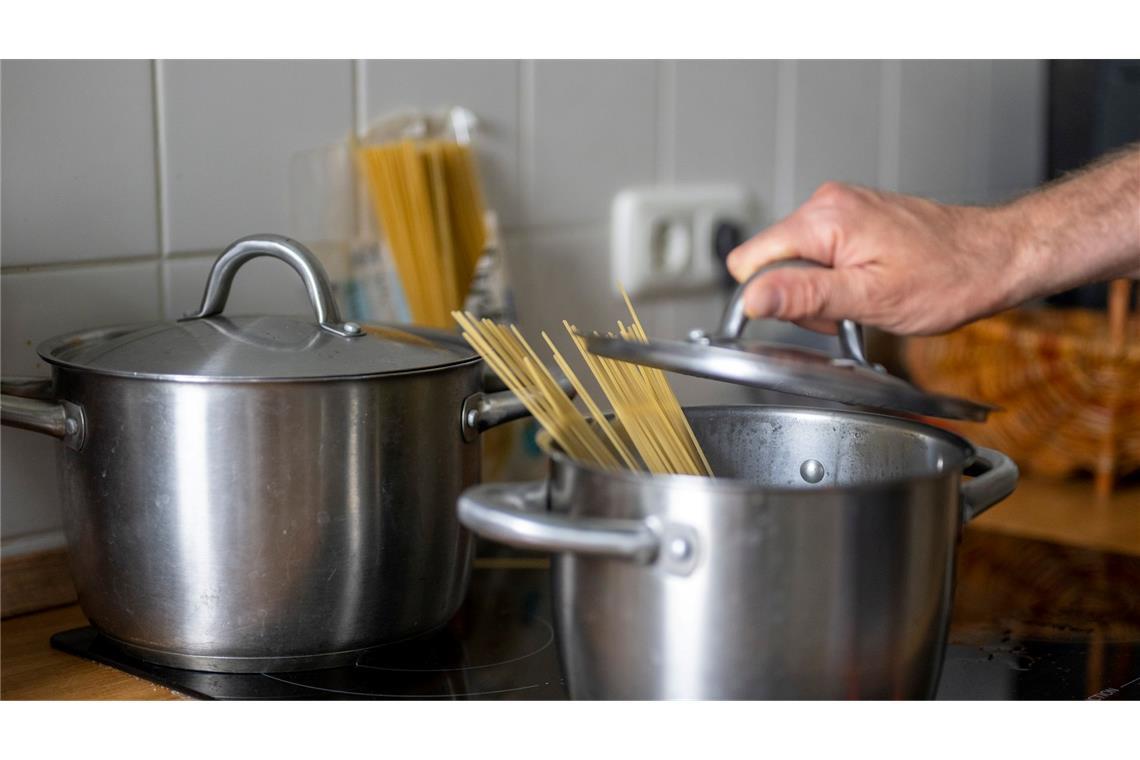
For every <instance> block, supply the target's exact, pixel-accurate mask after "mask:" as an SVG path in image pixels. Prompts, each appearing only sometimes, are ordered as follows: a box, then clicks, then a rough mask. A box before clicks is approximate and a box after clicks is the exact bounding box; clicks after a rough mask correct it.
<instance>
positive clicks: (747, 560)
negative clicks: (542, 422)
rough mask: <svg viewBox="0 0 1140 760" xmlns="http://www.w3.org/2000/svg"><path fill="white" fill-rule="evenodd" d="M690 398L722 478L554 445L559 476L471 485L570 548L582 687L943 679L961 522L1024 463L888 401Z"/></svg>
mask: <svg viewBox="0 0 1140 760" xmlns="http://www.w3.org/2000/svg"><path fill="white" fill-rule="evenodd" d="M687 414H688V417H689V419H690V421H691V422H692V425H693V429H694V431H695V433H696V435H697V437H698V439H699V440H700V442H701V445H702V446H703V448H704V450H705V452H706V454H707V455H708V457H709V460H710V462H711V464H712V467H713V471H714V472H715V473H717V475H718V477H717V478H715V479H710V478H698V477H692V476H682V475H669V476H650V475H646V474H639V473H632V472H619V473H613V472H604V471H601V470H596V469H593V468H591V467H588V466H583V465H580V464H576V463H575V462H573V461H571V460H569V459H568V458H567V457H565V456H564V455H562V454H561V453H560V452H557V451H555V452H553V453H552V455H551V469H550V478H549V481H548V482H547V483H524V484H486V485H481V486H476V487H474V488H472V489H470V490H468V491H466V492H465V493H464V494H463V497H462V498H461V499H460V501H459V516H460V520H461V521H462V522H463V523H464V524H465V525H467V526H468V527H469V528H471V529H472V530H473V531H475V532H476V533H478V534H480V535H483V536H486V537H488V538H491V539H495V540H498V541H502V542H504V543H508V544H512V545H515V546H521V547H529V548H536V549H545V550H549V551H553V552H558V554H557V555H556V557H555V559H554V568H553V569H554V597H555V610H556V618H557V621H556V622H557V629H558V636H559V642H560V646H561V652H562V659H563V664H564V667H565V670H566V677H567V680H568V685H569V688H570V693H571V695H572V696H573V697H574V698H578V699H581V698H587V699H588V698H617V699H648V698H708V699H717V698H748V699H764V698H825V699H841V698H852V697H861V698H880V699H881V698H898V697H929V696H932V695H933V693H934V690H935V688H936V686H937V683H938V676H939V670H940V667H941V662H942V658H943V654H944V650H945V645H946V635H947V628H948V625H949V618H950V606H951V600H952V594H953V585H954V559H955V553H956V544H957V541H958V538H959V535H960V531H961V527H962V525H963V524H964V523H965V522H966V521H968V520H970V519H971V518H973V517H974V516H976V515H977V514H979V513H980V512H982V511H983V510H985V509H987V508H989V507H990V506H992V505H993V504H995V503H997V502H998V501H1000V500H1001V499H1003V498H1004V497H1005V496H1006V495H1008V494H1009V493H1010V492H1011V491H1012V490H1013V488H1014V487H1015V485H1016V483H1017V477H1018V472H1017V467H1016V465H1014V463H1013V462H1012V461H1011V460H1010V459H1009V458H1008V457H1006V456H1004V455H1003V454H1000V453H998V452H996V451H991V450H988V449H978V450H975V449H974V448H973V447H971V445H970V444H969V443H968V442H966V441H965V440H963V439H961V438H959V437H957V436H955V435H952V434H950V433H947V432H945V431H943V430H941V429H938V428H935V427H933V426H930V425H926V424H923V423H919V422H914V421H907V420H902V419H897V418H894V417H888V416H883V415H878V414H867V413H859V412H842V411H840V412H837V411H833V410H812V409H803V408H780V407H765V406H738V407H698V408H693V409H689V410H687ZM963 475H974V476H976V477H974V478H973V479H971V480H966V481H965V482H963Z"/></svg>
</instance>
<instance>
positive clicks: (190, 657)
mask: <svg viewBox="0 0 1140 760" xmlns="http://www.w3.org/2000/svg"><path fill="white" fill-rule="evenodd" d="M100 633H101V634H102V635H103V636H105V637H106V638H107V639H108V640H110V641H112V642H114V643H115V645H116V646H118V647H120V648H121V649H122V650H123V651H124V652H126V653H127V654H130V655H133V656H134V657H137V658H139V659H140V660H145V661H147V662H150V663H154V664H155V665H164V666H166V667H169V668H178V669H180V670H201V671H205V672H207V673H287V672H290V671H296V670H322V669H324V668H336V667H340V666H341V665H349V664H351V663H353V662H355V661H356V658H357V657H359V656H360V654H361V653H362V652H365V651H367V650H368V649H371V648H373V647H361V648H360V649H348V650H345V651H342V652H326V653H322V654H307V655H294V656H290V657H211V656H205V655H195V654H183V653H180V652H168V651H165V650H162V649H151V648H150V647H142V646H138V645H137V644H128V643H127V642H125V641H123V640H121V639H116V638H115V637H113V636H109V635H108V634H107V633H106V632H105V631H100ZM373 646H375V645H373Z"/></svg>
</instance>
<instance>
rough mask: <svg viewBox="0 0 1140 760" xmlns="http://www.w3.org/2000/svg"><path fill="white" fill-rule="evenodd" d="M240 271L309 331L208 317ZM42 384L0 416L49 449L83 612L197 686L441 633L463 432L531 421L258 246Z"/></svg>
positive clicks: (454, 359)
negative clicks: (251, 267)
mask: <svg viewBox="0 0 1140 760" xmlns="http://www.w3.org/2000/svg"><path fill="white" fill-rule="evenodd" d="M256 256H272V257H274V258H278V259H280V260H282V261H284V262H286V263H288V264H289V265H291V266H292V267H293V268H294V269H295V270H296V271H297V273H298V274H299V275H300V276H301V278H302V279H303V280H304V282H305V285H306V287H307V289H308V292H309V294H310V296H311V299H312V302H313V307H314V310H315V313H316V319H315V321H313V322H309V321H306V320H303V319H295V318H290V317H236V318H232V319H230V318H225V317H223V316H221V312H222V309H223V307H224V305H225V300H226V296H227V294H228V292H229V287H230V283H231V281H232V279H233V276H234V273H235V272H236V271H237V269H238V268H239V267H240V266H241V265H242V264H243V263H244V262H246V261H248V260H249V259H251V258H254V257H256ZM39 353H40V355H41V356H42V357H43V358H44V360H45V361H47V362H49V363H50V364H51V365H52V377H51V379H50V380H40V381H35V380H31V381H29V380H23V381H18V380H7V379H6V380H5V381H4V387H3V390H4V396H3V400H2V404H0V405H2V418H3V423H4V424H5V425H14V426H16V427H23V428H26V429H29V430H35V431H38V432H41V433H45V434H47V435H51V436H55V437H57V438H60V439H61V440H62V441H63V445H62V446H60V447H59V483H60V488H61V489H62V493H63V501H64V508H65V513H64V528H65V530H66V533H67V538H68V547H69V555H70V559H71V566H72V574H73V577H74V580H75V583H76V587H77V589H78V591H79V601H80V604H81V605H82V608H83V611H84V613H85V614H86V615H87V617H88V618H89V619H90V621H91V622H92V624H94V625H95V626H96V627H97V628H98V629H99V630H100V631H102V632H103V633H104V634H106V635H107V636H109V637H111V638H113V639H115V640H116V641H118V642H119V643H121V644H122V645H123V646H124V647H126V648H128V649H129V650H131V651H132V652H134V653H135V654H137V655H139V656H140V657H143V658H145V659H147V660H151V661H154V662H159V663H163V664H167V665H172V666H176V667H183V668H193V669H200V670H213V671H239V672H245V671H273V670H289V669H297V668H311V667H320V666H325V665H335V664H338V663H340V662H343V661H346V660H350V659H352V658H353V657H354V656H355V654H354V653H355V652H356V651H357V650H360V649H363V648H366V647H370V646H374V645H376V644H380V643H383V642H388V641H393V640H397V639H401V638H405V637H408V636H412V635H414V634H417V633H419V632H422V631H425V630H428V629H431V628H434V627H436V626H439V625H442V624H443V623H445V622H446V621H447V620H448V619H449V618H450V617H451V615H452V614H453V613H454V612H455V610H456V608H457V607H458V606H459V604H460V602H461V601H462V598H463V595H464V591H465V589H466V585H467V579H468V575H469V568H470V558H471V551H472V542H471V537H470V534H468V533H467V531H465V530H464V529H463V528H462V526H460V524H459V522H458V520H457V519H456V516H455V510H454V504H455V501H456V499H457V498H458V497H459V494H460V493H461V492H462V490H463V489H464V488H466V487H468V486H471V485H473V484H474V483H476V482H477V481H478V480H479V472H480V445H479V442H478V440H477V433H478V432H479V431H480V430H483V429H485V428H487V427H490V426H492V425H495V424H498V423H500V422H504V421H506V420H509V419H514V418H516V417H519V416H522V415H524V414H525V410H524V409H523V407H522V406H521V404H519V403H517V401H516V400H515V399H514V398H513V397H511V396H510V395H509V394H508V393H499V394H486V393H484V392H483V382H484V381H483V364H482V362H481V360H480V359H479V358H478V356H477V355H476V354H474V353H473V352H472V351H471V350H470V349H469V348H468V347H467V345H466V344H465V343H464V342H463V341H462V340H461V339H459V338H458V337H457V336H454V335H450V334H447V333H442V332H435V331H430V330H418V329H411V328H395V327H393V328H383V329H378V330H372V329H364V328H361V327H359V326H358V325H355V324H352V323H346V322H343V321H342V320H341V319H340V317H339V315H338V312H337V308H336V302H335V300H334V299H333V296H332V293H331V290H330V289H329V286H328V283H327V281H326V279H325V276H324V273H323V270H322V269H321V267H320V264H319V262H318V261H317V260H316V259H315V257H313V255H312V254H311V253H309V252H308V251H307V250H305V249H304V248H303V247H302V246H300V245H299V244H297V243H295V242H293V241H291V240H288V239H287V238H282V237H279V236H273V235H263V236H257V237H253V238H246V239H243V240H241V241H238V242H237V243H235V244H234V245H233V246H231V247H230V248H229V249H227V250H226V251H225V252H224V253H223V254H222V255H221V256H220V257H219V259H218V260H217V262H216V263H215V265H214V267H213V270H212V271H211V273H210V278H209V282H208V284H207V287H206V292H205V296H204V298H203V303H202V308H201V309H200V310H199V312H198V313H197V314H195V315H193V316H192V317H190V318H188V319H186V320H182V321H179V322H176V323H157V324H150V325H134V326H127V327H114V328H105V329H98V330H90V331H86V332H81V333H77V334H74V335H68V336H63V337H60V338H55V339H53V340H49V341H47V342H46V343H44V344H43V345H41V346H40V347H39Z"/></svg>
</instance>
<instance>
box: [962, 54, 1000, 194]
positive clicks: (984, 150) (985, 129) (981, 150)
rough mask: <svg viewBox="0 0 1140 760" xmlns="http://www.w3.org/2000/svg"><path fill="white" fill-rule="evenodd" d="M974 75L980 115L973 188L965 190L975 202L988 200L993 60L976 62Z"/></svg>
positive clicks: (976, 119)
mask: <svg viewBox="0 0 1140 760" xmlns="http://www.w3.org/2000/svg"><path fill="white" fill-rule="evenodd" d="M975 66H976V69H975V72H974V73H975V75H976V76H977V77H978V78H979V81H976V82H973V83H972V84H973V85H974V86H976V87H977V88H978V90H979V92H978V93H977V97H975V98H974V99H973V100H974V102H975V103H977V107H978V108H979V109H981V113H979V114H977V115H976V117H975V119H974V128H975V129H977V130H978V132H977V134H975V135H974V140H973V143H974V145H975V146H976V147H975V151H976V152H977V155H976V156H975V157H974V166H973V169H974V172H976V176H975V177H974V181H973V183H972V184H973V186H972V187H970V188H968V189H967V195H968V196H969V197H971V198H973V199H975V200H977V199H988V194H989V192H990V177H989V173H990V172H989V167H990V147H991V144H992V142H993V140H992V134H991V133H992V131H993V89H994V62H993V60H985V61H978V62H977V63H976V64H975Z"/></svg>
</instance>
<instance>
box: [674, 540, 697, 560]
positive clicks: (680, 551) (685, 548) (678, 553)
mask: <svg viewBox="0 0 1140 760" xmlns="http://www.w3.org/2000/svg"><path fill="white" fill-rule="evenodd" d="M692 553H693V547H692V544H690V543H689V542H688V541H686V540H685V539H683V538H680V537H677V538H674V539H673V540H672V541H670V542H669V555H670V556H671V557H672V558H673V559H676V560H686V559H688V558H689V556H690V555H691V554H692Z"/></svg>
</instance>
